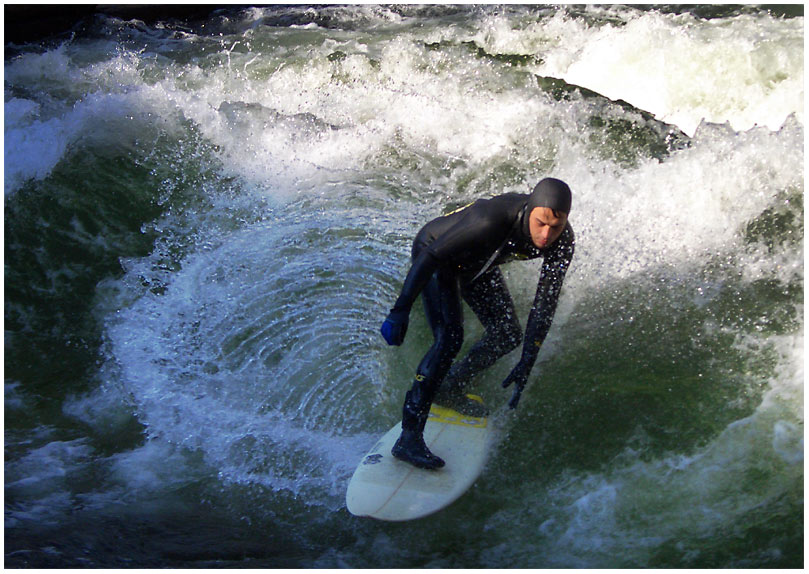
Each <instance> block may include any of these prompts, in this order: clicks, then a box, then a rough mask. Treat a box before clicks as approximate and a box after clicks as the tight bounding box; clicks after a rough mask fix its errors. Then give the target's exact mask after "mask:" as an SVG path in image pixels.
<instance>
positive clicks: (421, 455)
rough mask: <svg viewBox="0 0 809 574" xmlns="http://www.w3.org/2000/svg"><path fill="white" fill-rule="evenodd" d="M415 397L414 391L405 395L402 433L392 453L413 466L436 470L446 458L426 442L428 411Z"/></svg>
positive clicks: (442, 464)
mask: <svg viewBox="0 0 809 574" xmlns="http://www.w3.org/2000/svg"><path fill="white" fill-rule="evenodd" d="M412 399H413V393H412V391H408V392H407V395H406V396H405V403H404V407H403V408H402V434H401V436H400V437H399V440H397V441H396V444H394V445H393V448H392V449H391V451H390V452H391V454H392V455H393V456H395V457H396V458H398V459H399V460H403V461H405V462H409V463H410V464H412V465H413V466H417V467H419V468H424V469H427V470H435V469H438V468H441V467H442V466H444V460H443V459H442V458H440V457H438V456H435V455H434V454H433V453H431V452H430V449H429V448H427V445H426V444H425V443H424V426H425V425H426V424H427V415H428V411H427V410H426V409H425V408H424V405H419V404H417V403H416V402H415V401H413V400H412Z"/></svg>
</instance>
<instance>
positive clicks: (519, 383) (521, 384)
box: [503, 363, 528, 409]
mask: <svg viewBox="0 0 809 574" xmlns="http://www.w3.org/2000/svg"><path fill="white" fill-rule="evenodd" d="M526 382H528V372H526V370H525V369H524V368H523V367H522V365H520V364H519V363H518V364H517V366H516V367H514V369H512V371H511V373H509V375H508V377H506V380H505V381H503V388H504V389H505V388H507V387H508V386H509V385H511V384H512V383H514V393H513V394H512V395H511V400H510V401H508V408H510V409H516V408H517V404H519V402H520V396H521V395H522V390H523V389H524V388H525V383H526Z"/></svg>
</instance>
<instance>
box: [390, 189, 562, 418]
mask: <svg viewBox="0 0 809 574" xmlns="http://www.w3.org/2000/svg"><path fill="white" fill-rule="evenodd" d="M528 198H529V195H528V194H518V193H509V194H505V195H500V196H497V197H493V198H491V199H480V200H478V201H476V202H474V203H473V204H471V205H469V206H467V207H465V208H462V209H460V210H458V211H456V212H453V213H450V214H449V215H445V216H442V217H438V218H437V219H434V220H432V221H430V222H429V223H427V224H426V225H425V226H424V227H423V228H422V229H421V231H420V232H419V233H418V235H417V236H416V238H415V240H414V242H413V251H412V258H413V264H412V267H411V268H410V271H409V272H408V274H407V277H406V279H405V281H404V285H403V287H402V291H401V294H400V295H399V298H398V299H397V300H396V303H395V305H394V307H393V309H392V313H404V314H409V312H410V308H411V307H412V305H413V303H414V302H415V300H416V297H418V295H419V293H421V294H422V295H423V300H424V307H425V312H426V315H427V321H428V323H429V325H430V328H431V329H432V331H433V335H434V337H435V341H434V343H433V345H432V347H431V348H430V350H429V351H428V352H427V354H426V355H425V356H424V359H423V360H422V361H421V364H420V365H419V367H418V371H417V375H416V381H415V382H414V384H413V388H412V390H411V392H410V393H408V399H407V400H408V401H411V402H412V406H413V410H417V411H419V412H421V413H424V410H425V409H427V410H429V405H430V404H431V403H432V400H433V397H434V396H435V393H436V391H437V389H438V387H439V386H440V385H441V383H442V381H443V380H444V379H445V378H447V386H448V387H453V386H458V387H460V386H462V385H463V384H465V383H466V382H467V381H468V380H469V379H470V378H471V377H472V376H474V375H475V374H476V373H478V372H479V371H481V370H482V369H485V368H487V367H489V366H491V365H492V364H493V363H494V362H495V361H496V360H497V359H498V358H500V357H502V356H503V355H505V354H507V353H509V352H510V351H512V350H513V349H515V348H516V347H517V346H519V344H520V341H521V340H522V341H523V350H522V357H521V359H520V363H519V367H520V369H521V370H522V371H521V372H523V371H524V374H525V377H527V376H528V373H529V372H530V370H531V368H532V367H533V365H534V362H535V361H536V357H537V355H538V353H539V348H540V346H541V345H542V342H543V341H544V340H545V336H546V335H547V334H548V330H549V329H550V326H551V322H552V320H553V316H554V313H555V311H556V305H557V301H558V299H559V292H560V290H561V287H562V282H563V280H564V277H565V273H566V272H567V269H568V267H569V266H570V262H571V260H572V258H573V251H574V235H573V229H572V227H571V226H570V224H569V223H567V224H566V226H565V229H564V231H563V232H562V234H561V235H560V236H559V238H558V239H557V240H556V241H555V242H554V243H553V244H551V245H550V246H549V247H547V248H545V249H539V248H537V247H536V246H535V245H534V243H533V242H532V241H531V235H530V231H529V227H528V216H529V214H528V213H527V208H526V205H527V202H528ZM498 250H499V252H498ZM495 253H497V255H496V257H495V259H494V260H491V258H492V256H493V255H494V254H495ZM537 257H543V258H544V261H543V264H542V270H541V272H540V275H539V282H538V285H537V291H536V296H535V298H534V304H533V307H532V308H531V312H530V314H529V316H528V323H527V326H526V330H525V336H524V337H523V336H522V329H521V327H520V323H519V321H518V319H517V316H516V315H517V313H516V310H515V308H514V303H513V301H512V298H511V295H510V294H509V292H508V288H507V287H506V284H505V280H504V278H503V275H502V273H501V271H500V269H499V268H498V265H501V264H503V263H507V262H509V261H513V260H516V259H535V258H537ZM481 270H485V271H484V272H483V273H482V274H480V272H481ZM461 298H463V300H465V301H466V302H467V303H468V304H469V306H470V307H471V308H472V310H473V311H474V313H475V315H476V316H477V317H478V319H480V321H481V323H482V324H483V326H484V327H485V333H484V335H483V337H482V338H481V340H480V341H478V342H477V343H476V344H475V345H474V346H473V348H472V349H471V350H470V352H469V354H468V355H467V356H466V357H465V358H464V359H463V360H461V361H459V362H457V363H456V364H455V365H452V361H453V360H454V358H455V356H456V355H457V354H458V352H459V351H460V348H461V345H462V342H463V314H462V311H461ZM451 366H452V369H451V370H450V367H451ZM448 373H449V376H448V377H447V375H448ZM406 407H407V405H406Z"/></svg>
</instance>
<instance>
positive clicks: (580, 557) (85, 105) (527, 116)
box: [4, 6, 804, 568]
mask: <svg viewBox="0 0 809 574" xmlns="http://www.w3.org/2000/svg"><path fill="white" fill-rule="evenodd" d="M5 48H6V58H5V66H4V82H5V116H4V118H5V152H4V153H5V179H4V188H5V329H6V330H5V435H4V437H5V565H6V566H8V567H78V568H80V567H290V568H292V567H306V568H309V567H321V568H340V567H352V568H380V567H382V568H385V567H400V568H417V567H464V568H476V567H477V568H488V567H503V568H518V567H519V568H552V567H558V568H571V567H587V568H610V567H622V568H648V567H660V568H663V567H665V568H697V567H701V568H713V567H734V568H735V567H752V568H760V567H802V565H803V505H804V502H803V480H804V476H803V348H804V343H803V326H804V321H803V316H804V315H803V313H804V312H803V290H804V286H803V193H804V184H803V179H804V177H803V165H804V156H803V141H804V131H803V130H804V128H803V14H802V11H800V12H799V13H795V12H794V11H791V12H788V13H783V12H777V11H774V10H771V11H767V10H762V9H759V8H755V7H749V6H748V7H744V8H738V7H722V8H721V9H720V8H719V7H713V8H710V7H693V9H692V10H690V11H689V12H682V11H678V10H674V9H670V8H667V7H659V8H654V9H648V10H640V9H637V8H629V7H607V8H605V7H589V8H585V7H580V6H568V7H563V8H552V7H547V6H534V7H523V6H507V7H492V6H488V7H484V6H462V7H452V6H409V7H401V8H391V7H376V6H348V7H338V6H331V7H321V8H316V9H315V8H307V7H304V6H294V7H269V8H247V9H243V8H236V7H233V8H227V9H223V10H212V11H210V13H208V14H206V15H205V17H204V19H193V18H191V19H188V20H185V21H180V20H173V19H171V18H169V17H168V16H167V17H165V18H152V19H143V20H139V19H137V18H135V17H134V15H132V14H123V13H118V15H117V16H111V15H107V16H94V17H90V18H87V19H85V20H84V21H83V23H82V25H81V27H79V28H77V29H75V30H74V32H73V33H72V34H71V33H67V34H64V35H61V36H58V37H56V38H55V39H51V40H49V41H44V42H39V43H30V44H25V43H20V42H18V43H16V44H10V43H7V44H6V46H5ZM546 175H553V176H555V177H559V178H562V179H564V180H566V181H567V182H569V183H570V185H571V187H572V189H573V191H574V207H573V212H572V214H571V222H572V224H573V226H574V228H575V229H576V233H577V241H578V246H577V254H576V259H575V260H574V262H573V266H572V268H571V270H570V273H569V275H568V280H567V281H566V284H565V288H564V291H563V295H562V300H561V302H560V307H559V310H558V312H557V317H556V320H555V323H554V327H553V329H552V330H551V334H550V336H549V338H548V340H547V342H546V345H545V347H544V348H543V351H542V353H541V354H540V358H539V362H538V365H537V367H536V368H535V370H534V372H533V376H532V379H531V382H530V384H529V386H528V388H527V390H526V393H525V395H524V397H523V400H522V402H521V404H520V408H519V409H518V410H517V411H516V412H513V413H512V412H509V411H507V409H505V403H506V401H507V400H508V397H509V396H510V394H509V393H508V392H507V391H503V390H502V389H501V388H500V385H499V383H500V381H502V379H503V378H504V377H505V376H506V374H507V373H508V372H509V370H510V368H511V366H512V365H513V364H514V362H515V361H516V360H517V358H518V354H516V353H515V354H514V355H513V356H509V357H507V358H505V359H504V360H502V361H501V363H499V364H498V365H496V366H495V367H494V368H492V369H491V370H490V371H489V372H487V373H486V374H485V375H483V376H481V377H480V378H479V380H478V381H476V389H477V390H478V391H479V393H480V394H482V395H483V396H484V397H485V398H486V400H487V402H488V403H489V404H490V405H492V407H493V408H494V409H495V417H494V420H495V425H496V428H497V432H498V441H499V444H498V448H497V450H496V451H495V453H494V454H493V457H492V459H491V460H490V462H489V464H488V466H487V468H486V470H485V472H484V474H483V475H482V477H481V478H480V479H479V480H478V482H477V483H476V484H475V486H474V487H473V488H472V489H471V490H470V491H469V492H468V493H467V494H466V495H465V496H464V497H462V498H461V499H460V500H459V501H458V502H456V503H455V504H453V505H452V506H451V507H450V508H448V509H446V510H445V511H443V512H441V513H439V514H437V515H435V516H433V517H431V518H429V519H424V520H419V521H415V522H413V523H405V524H388V523H381V522H375V521H370V520H366V519H359V518H356V517H353V516H351V515H350V514H349V513H348V512H347V511H346V510H345V506H344V496H345V488H346V485H347V483H348V480H349V478H350V476H351V473H352V472H353V469H354V467H355V465H356V463H357V462H358V460H359V459H360V457H361V456H362V454H363V453H364V452H365V451H366V450H367V449H368V448H370V446H372V444H373V441H374V438H375V437H376V436H377V435H379V434H380V433H382V432H383V431H385V430H386V429H387V428H388V427H389V426H391V425H392V424H393V423H394V422H395V421H396V419H397V417H398V416H399V413H400V405H401V400H402V397H403V393H404V391H405V390H406V388H407V387H408V386H409V384H410V379H411V377H412V373H413V370H414V368H415V366H416V365H417V363H418V361H419V359H420V357H421V355H422V354H423V352H424V350H425V349H426V347H427V346H428V345H429V343H430V335H429V332H428V329H427V327H426V324H425V321H424V318H423V316H422V314H421V313H420V312H417V313H414V314H413V317H412V322H411V327H410V332H409V334H408V340H407V341H406V343H405V345H404V346H403V347H401V348H400V349H391V348H388V347H387V346H386V345H385V344H384V341H383V340H382V338H381V337H380V336H379V334H378V328H379V325H380V324H381V321H382V320H383V318H384V316H385V314H386V312H387V309H388V308H389V307H390V306H391V305H392V302H393V301H394V300H395V298H396V295H397V293H398V290H399V288H400V286H401V281H402V279H403V277H404V274H405V272H406V270H407V263H408V256H409V250H410V241H411V239H412V236H413V235H414V233H415V232H416V231H417V230H418V229H419V227H420V226H421V225H422V224H423V223H424V222H425V221H427V220H428V219H430V218H432V217H435V216H437V215H438V214H440V213H443V212H446V211H447V210H449V209H452V208H453V207H456V206H459V205H463V204H465V203H468V202H469V201H472V200H474V199H475V198H478V197H488V196H491V195H495V194H499V193H503V192H508V191H518V192H526V191H528V190H529V189H530V188H531V187H532V186H533V184H534V183H535V182H536V181H537V180H538V179H539V178H541V177H544V176H546ZM504 271H505V273H506V277H507V281H508V282H509V285H510V287H511V290H512V293H513V295H514V297H515V300H516V303H517V307H518V310H519V311H520V313H521V316H522V317H523V318H524V317H525V314H526V313H527V310H528V308H529V306H530V304H531V301H532V297H533V290H534V288H535V285H536V274H537V272H538V266H537V264H536V263H528V264H526V263H523V264H519V263H515V264H512V265H511V266H509V267H506V268H505V269H504ZM523 320H524V319H523ZM467 331H468V332H469V334H470V336H474V335H476V334H479V333H480V326H479V324H478V323H477V322H476V320H475V319H474V318H473V316H472V315H471V313H470V315H469V317H468V323H467Z"/></svg>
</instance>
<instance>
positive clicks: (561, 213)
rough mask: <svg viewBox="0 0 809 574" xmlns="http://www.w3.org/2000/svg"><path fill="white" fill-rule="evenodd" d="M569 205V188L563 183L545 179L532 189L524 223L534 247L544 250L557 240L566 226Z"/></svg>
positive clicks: (548, 178)
mask: <svg viewBox="0 0 809 574" xmlns="http://www.w3.org/2000/svg"><path fill="white" fill-rule="evenodd" d="M570 203H571V193H570V188H569V187H568V185H567V184H566V183H565V182H564V181H561V180H559V179H553V178H551V177H546V178H545V179H543V180H542V181H540V182H539V183H538V184H537V185H536V187H534V191H533V192H531V195H530V196H529V197H528V202H527V204H526V210H525V218H526V219H527V221H525V222H524V225H525V228H526V231H527V233H528V235H530V236H531V241H532V242H533V243H534V245H536V246H537V247H539V248H540V249H544V248H545V247H548V246H550V245H552V244H553V243H554V242H555V241H556V240H557V239H559V236H560V235H562V232H563V231H564V230H565V225H566V224H567V215H568V213H570Z"/></svg>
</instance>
